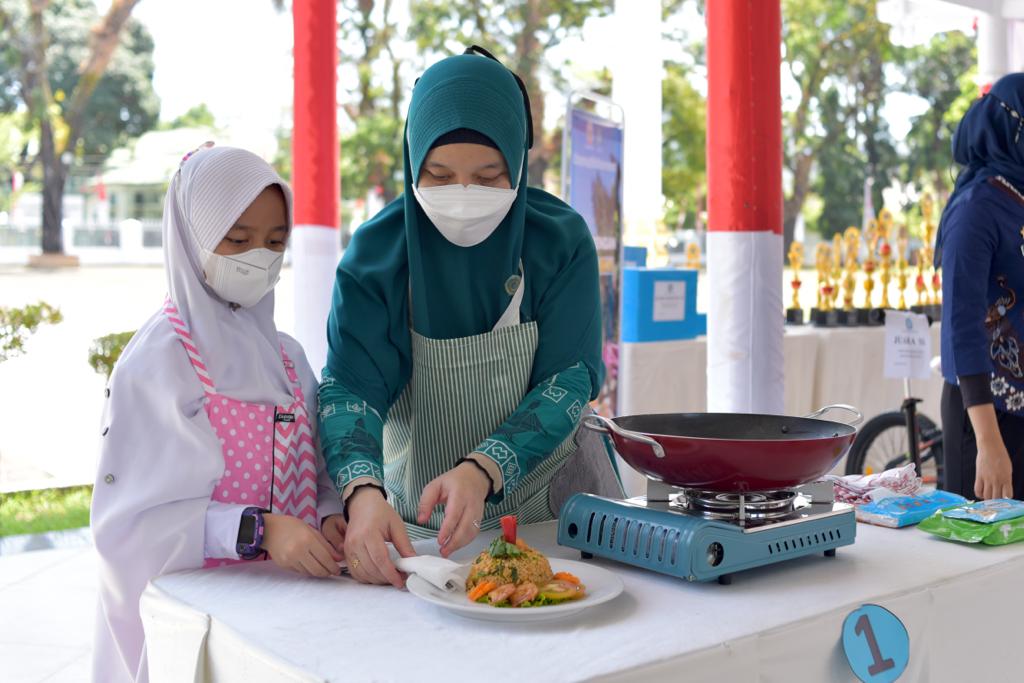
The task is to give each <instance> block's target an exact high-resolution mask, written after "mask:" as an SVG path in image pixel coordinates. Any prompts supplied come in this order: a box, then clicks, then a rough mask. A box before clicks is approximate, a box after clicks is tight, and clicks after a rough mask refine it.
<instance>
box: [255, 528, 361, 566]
mask: <svg viewBox="0 0 1024 683" xmlns="http://www.w3.org/2000/svg"><path fill="white" fill-rule="evenodd" d="M263 524H264V529H263V545H262V546H261V547H262V548H263V550H266V551H267V552H268V553H270V557H271V559H273V560H274V563H275V564H277V566H279V567H282V568H284V569H290V570H292V571H295V572H298V573H300V574H305V575H307V576H320V577H324V576H337V575H339V574H340V573H341V569H340V568H339V567H338V562H341V559H342V557H341V555H340V554H338V553H337V552H336V551H335V550H334V549H333V548H331V545H330V543H328V542H327V540H326V539H325V538H324V537H323V536H322V535H321V534H320V532H319V531H316V530H315V529H313V528H312V527H310V526H309V525H308V524H306V523H305V522H303V521H302V520H301V519H299V518H297V517H292V516H290V515H274V514H268V515H263Z"/></svg>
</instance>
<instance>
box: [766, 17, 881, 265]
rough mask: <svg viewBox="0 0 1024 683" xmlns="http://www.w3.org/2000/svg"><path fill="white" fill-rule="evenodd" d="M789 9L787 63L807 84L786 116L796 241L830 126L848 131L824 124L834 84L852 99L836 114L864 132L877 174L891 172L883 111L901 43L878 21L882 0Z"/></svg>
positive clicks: (787, 205)
mask: <svg viewBox="0 0 1024 683" xmlns="http://www.w3.org/2000/svg"><path fill="white" fill-rule="evenodd" d="M782 8H783V14H782V17H783V29H782V38H783V44H784V47H785V51H784V57H783V62H784V64H785V66H786V67H787V68H788V70H789V73H790V75H791V76H792V77H793V79H794V80H795V81H796V83H797V86H798V88H799V97H798V99H797V101H796V106H795V108H793V110H792V111H789V112H788V113H786V114H785V115H784V116H783V140H784V150H783V152H784V158H785V169H786V172H787V176H788V179H789V189H788V191H787V193H786V196H785V201H784V204H783V234H784V237H785V242H786V244H787V245H788V244H789V242H790V241H792V239H793V228H794V226H795V225H796V219H797V216H799V215H800V212H801V211H802V210H803V207H804V202H805V201H806V200H807V197H808V194H809V193H810V192H811V190H812V184H813V181H814V168H815V163H816V161H817V159H818V157H819V155H820V154H821V152H822V151H823V149H824V147H825V144H826V137H827V136H826V130H828V129H831V130H832V132H836V131H838V130H839V128H840V127H839V124H837V123H835V122H831V123H830V124H829V126H826V125H824V123H823V121H822V98H823V96H824V95H825V93H828V92H830V91H831V90H833V89H834V90H835V91H837V92H839V93H840V96H841V97H844V98H845V99H844V100H843V101H842V102H840V103H837V106H836V107H835V108H834V114H835V115H837V116H842V117H843V118H844V119H845V120H846V121H847V122H848V123H847V125H846V126H845V129H846V133H845V134H846V135H852V136H855V137H856V145H857V147H858V149H860V150H862V151H863V153H864V159H865V161H866V163H867V164H868V165H869V166H873V169H872V171H873V173H875V174H876V175H877V174H887V173H888V172H889V164H891V163H892V159H891V158H890V155H889V153H888V150H889V148H891V147H892V145H891V141H890V140H888V139H887V136H888V131H887V129H886V127H885V125H884V122H883V121H882V119H881V110H882V106H883V104H884V100H885V95H886V94H887V87H886V85H885V65H886V64H888V63H890V62H891V61H892V59H893V48H892V44H891V43H890V41H889V27H888V25H886V24H882V23H881V22H879V21H878V14H877V8H876V0H783V3H782ZM850 117H852V120H851V118H850ZM884 186H885V182H884V181H883V182H879V183H876V188H877V191H878V192H880V191H881V188H882V187H884ZM857 196H858V197H860V196H861V194H860V193H859V192H858V193H857Z"/></svg>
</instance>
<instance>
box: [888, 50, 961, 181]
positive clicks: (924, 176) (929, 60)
mask: <svg viewBox="0 0 1024 683" xmlns="http://www.w3.org/2000/svg"><path fill="white" fill-rule="evenodd" d="M902 69H903V71H904V73H905V76H906V88H907V90H908V91H910V92H913V93H914V94H915V95H917V96H918V97H921V98H923V99H924V100H925V102H927V103H928V108H927V109H926V110H925V111H924V113H922V114H920V115H919V116H915V117H914V118H913V119H912V120H911V128H910V133H909V134H908V135H907V140H906V142H907V146H908V147H909V149H910V153H909V154H908V155H907V157H906V167H907V168H906V179H907V180H910V181H914V182H916V183H919V184H920V185H923V186H931V187H933V188H934V189H935V190H936V192H937V194H938V195H939V198H940V200H942V201H944V200H945V198H946V197H947V196H948V194H949V192H950V190H951V189H952V182H951V168H952V166H953V160H952V157H951V156H950V151H949V150H950V146H951V144H952V140H953V131H954V130H956V124H957V123H958V122H959V121H960V118H961V117H962V116H963V115H964V113H965V112H966V111H967V107H969V106H970V104H971V102H972V101H973V100H974V98H976V97H977V96H978V86H977V85H976V84H975V82H974V76H975V75H976V74H977V45H976V39H975V36H968V35H965V34H963V33H961V32H959V31H951V32H949V33H941V34H939V35H937V36H935V37H934V38H932V40H931V42H929V43H928V44H927V45H923V46H920V47H914V48H908V49H907V50H906V51H905V53H904V55H903V63H902Z"/></svg>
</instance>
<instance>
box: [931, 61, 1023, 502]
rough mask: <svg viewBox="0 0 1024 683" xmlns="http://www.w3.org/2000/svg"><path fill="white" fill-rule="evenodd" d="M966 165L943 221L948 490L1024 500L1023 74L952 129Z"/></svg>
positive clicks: (956, 155) (1001, 84) (940, 252)
mask: <svg viewBox="0 0 1024 683" xmlns="http://www.w3.org/2000/svg"><path fill="white" fill-rule="evenodd" d="M953 159H954V161H956V162H957V163H958V164H960V165H961V166H962V167H963V169H962V171H961V173H960V175H959V177H958V178H957V181H956V187H955V188H954V190H953V194H952V195H951V196H950V198H949V203H948V204H947V205H946V210H945V211H944V212H943V215H942V220H941V221H940V224H939V235H938V239H937V242H936V249H937V252H936V254H937V255H936V258H937V260H938V261H939V262H940V263H941V265H942V272H943V284H942V297H943V301H942V374H943V376H944V378H945V380H946V383H945V386H944V388H943V392H942V423H943V431H944V433H945V438H944V441H943V445H944V448H945V449H946V482H945V487H946V488H947V489H949V490H950V491H954V492H956V493H960V494H961V495H964V496H967V497H976V498H979V499H986V500H987V499H992V498H1009V497H1014V498H1022V497H1024V358H1022V357H1021V351H1022V347H1024V301H1022V302H1018V295H1019V294H1020V295H1024V74H1019V73H1018V74H1010V75H1008V76H1005V77H1003V78H1001V79H1000V80H999V81H998V82H997V83H996V84H995V85H994V86H993V87H992V89H991V91H989V93H988V94H986V95H984V96H983V97H981V98H979V99H978V100H977V101H975V103H974V104H973V105H972V106H971V108H970V109H969V110H968V111H967V113H966V114H965V115H964V117H963V119H962V120H961V121H960V125H959V126H958V127H957V130H956V134H955V135H954V136H953Z"/></svg>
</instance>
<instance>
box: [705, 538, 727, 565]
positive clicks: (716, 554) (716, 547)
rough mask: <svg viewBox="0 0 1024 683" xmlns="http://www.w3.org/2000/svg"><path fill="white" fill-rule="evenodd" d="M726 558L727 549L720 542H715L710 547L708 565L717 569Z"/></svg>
mask: <svg viewBox="0 0 1024 683" xmlns="http://www.w3.org/2000/svg"><path fill="white" fill-rule="evenodd" d="M723 557H725V548H723V547H722V544H721V543H719V542H718V541H715V542H714V543H712V544H711V545H709V546H708V564H709V565H710V566H712V567H717V566H718V565H720V564H722V558H723Z"/></svg>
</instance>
